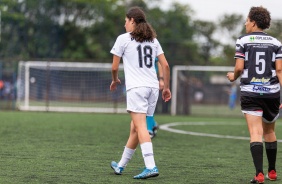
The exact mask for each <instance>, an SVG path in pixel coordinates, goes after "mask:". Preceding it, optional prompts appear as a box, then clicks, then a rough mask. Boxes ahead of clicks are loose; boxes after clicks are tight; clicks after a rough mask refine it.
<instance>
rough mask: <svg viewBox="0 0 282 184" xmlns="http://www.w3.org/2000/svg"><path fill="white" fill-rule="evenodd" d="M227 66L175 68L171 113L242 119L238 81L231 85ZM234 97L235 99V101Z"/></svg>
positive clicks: (232, 69)
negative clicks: (238, 117)
mask: <svg viewBox="0 0 282 184" xmlns="http://www.w3.org/2000/svg"><path fill="white" fill-rule="evenodd" d="M228 71H234V67H228V66H174V67H173V71H172V99H171V114H172V115H177V114H183V115H199V116H231V115H232V116H233V115H234V116H239V115H240V116H241V115H242V114H241V111H240V107H239V105H238V104H239V97H238V96H239V81H240V80H239V79H237V81H236V82H233V83H230V82H229V80H228V79H227V78H226V73H227V72H228ZM236 96H237V98H236Z"/></svg>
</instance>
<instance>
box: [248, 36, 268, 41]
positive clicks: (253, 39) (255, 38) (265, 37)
mask: <svg viewBox="0 0 282 184" xmlns="http://www.w3.org/2000/svg"><path fill="white" fill-rule="evenodd" d="M255 40H260V41H263V40H272V38H271V37H270V36H250V42H254V41H255Z"/></svg>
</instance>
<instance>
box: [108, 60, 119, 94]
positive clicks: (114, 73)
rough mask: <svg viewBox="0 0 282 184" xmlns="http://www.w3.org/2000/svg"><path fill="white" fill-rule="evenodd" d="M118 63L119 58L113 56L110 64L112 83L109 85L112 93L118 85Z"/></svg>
mask: <svg viewBox="0 0 282 184" xmlns="http://www.w3.org/2000/svg"><path fill="white" fill-rule="evenodd" d="M119 63H120V57H119V56H117V55H113V63H112V83H111V85H110V90H111V91H114V90H116V89H117V85H118V84H120V83H121V82H120V80H119V78H118V67H119Z"/></svg>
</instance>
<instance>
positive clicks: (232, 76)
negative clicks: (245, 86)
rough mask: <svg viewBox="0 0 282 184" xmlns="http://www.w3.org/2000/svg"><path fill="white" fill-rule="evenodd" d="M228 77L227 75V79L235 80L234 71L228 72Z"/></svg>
mask: <svg viewBox="0 0 282 184" xmlns="http://www.w3.org/2000/svg"><path fill="white" fill-rule="evenodd" d="M226 77H227V79H228V80H229V81H230V82H233V81H235V79H234V72H228V73H227V74H226Z"/></svg>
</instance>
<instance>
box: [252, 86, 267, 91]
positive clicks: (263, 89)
mask: <svg viewBox="0 0 282 184" xmlns="http://www.w3.org/2000/svg"><path fill="white" fill-rule="evenodd" d="M270 90H271V88H267V87H263V86H257V85H254V87H253V91H264V92H269V91H270Z"/></svg>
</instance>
